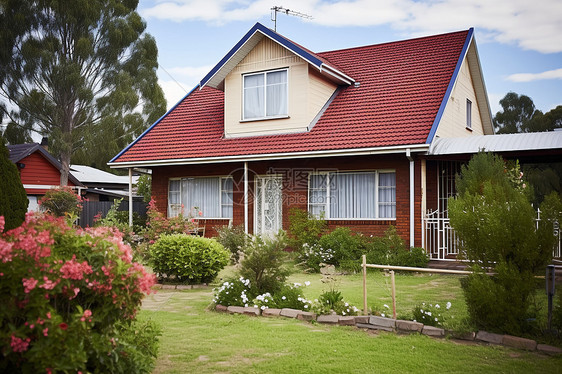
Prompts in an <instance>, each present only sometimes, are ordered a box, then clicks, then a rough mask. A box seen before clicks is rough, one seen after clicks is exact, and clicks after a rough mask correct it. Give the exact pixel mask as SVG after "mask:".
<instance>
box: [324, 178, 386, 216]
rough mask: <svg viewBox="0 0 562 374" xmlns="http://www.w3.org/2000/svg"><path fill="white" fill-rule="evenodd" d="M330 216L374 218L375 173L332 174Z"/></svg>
mask: <svg viewBox="0 0 562 374" xmlns="http://www.w3.org/2000/svg"><path fill="white" fill-rule="evenodd" d="M330 185H331V186H333V187H332V188H331V190H330V197H331V198H330V216H331V218H376V215H375V212H376V211H375V187H376V174H375V173H349V174H332V175H331V181H330Z"/></svg>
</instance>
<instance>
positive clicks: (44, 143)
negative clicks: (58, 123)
mask: <svg viewBox="0 0 562 374" xmlns="http://www.w3.org/2000/svg"><path fill="white" fill-rule="evenodd" d="M41 147H43V149H44V150H46V151H47V152H49V138H47V137H46V136H44V137H43V138H42V139H41Z"/></svg>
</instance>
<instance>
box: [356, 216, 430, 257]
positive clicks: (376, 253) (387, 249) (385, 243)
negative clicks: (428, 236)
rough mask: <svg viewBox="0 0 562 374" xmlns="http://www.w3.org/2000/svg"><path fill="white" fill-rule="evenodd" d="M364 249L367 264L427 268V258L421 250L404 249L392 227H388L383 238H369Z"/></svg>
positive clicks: (401, 241)
mask: <svg viewBox="0 0 562 374" xmlns="http://www.w3.org/2000/svg"><path fill="white" fill-rule="evenodd" d="M366 247H367V249H366V252H367V254H366V256H367V263H369V264H380V265H394V266H410V267H427V264H428V263H429V256H428V254H427V253H426V252H425V250H424V249H423V248H410V249H409V250H408V249H407V248H406V246H405V244H404V240H402V238H401V237H400V236H399V235H398V233H397V232H396V228H395V227H394V226H389V228H388V229H387V230H386V231H385V233H384V236H382V237H373V238H371V240H370V241H368V242H367V244H366Z"/></svg>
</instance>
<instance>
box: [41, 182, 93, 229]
mask: <svg viewBox="0 0 562 374" xmlns="http://www.w3.org/2000/svg"><path fill="white" fill-rule="evenodd" d="M82 201H83V199H82V197H81V196H80V195H78V194H77V193H75V192H74V191H73V190H72V188H71V187H68V186H64V187H57V188H52V189H50V190H47V192H45V196H43V197H42V198H41V200H39V204H40V205H41V210H43V211H44V212H48V213H50V214H52V215H53V216H55V217H68V218H69V220H70V222H74V221H75V220H76V219H77V218H78V217H79V216H80V212H81V211H82Z"/></svg>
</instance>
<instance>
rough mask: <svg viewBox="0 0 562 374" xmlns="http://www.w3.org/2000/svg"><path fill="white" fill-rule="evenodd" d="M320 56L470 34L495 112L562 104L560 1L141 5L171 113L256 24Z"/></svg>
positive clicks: (194, 0) (187, 0)
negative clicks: (511, 95) (515, 102)
mask: <svg viewBox="0 0 562 374" xmlns="http://www.w3.org/2000/svg"><path fill="white" fill-rule="evenodd" d="M273 6H282V7H284V8H285V9H289V10H291V11H294V12H298V13H302V14H305V15H309V16H311V17H312V19H307V18H304V17H298V16H292V15H287V14H284V13H278V14H277V32H278V33H280V34H282V35H284V36H285V37H287V38H289V39H291V40H293V41H294V42H296V43H298V44H301V45H303V46H304V47H306V48H308V49H310V50H312V51H314V52H323V51H328V50H335V49H343V48H350V47H356V46H362V45H371V44H379V43H385V42H391V41H397V40H404V39H409V38H414V37H419V36H426V35H434V34H441V33H446V32H452V31H458V30H466V29H468V28H470V27H474V35H475V38H476V44H477V47H478V53H479V56H480V63H481V66H482V70H483V73H484V82H485V84H486V88H487V91H488V98H489V101H490V106H491V111H492V115H495V113H496V112H497V111H499V110H501V106H500V104H499V100H500V99H501V98H503V97H504V96H505V94H506V93H508V92H510V91H513V92H516V93H518V94H524V95H527V96H529V97H530V98H531V99H533V102H534V103H535V106H536V108H537V109H539V110H542V111H543V112H547V111H549V110H551V109H553V108H555V107H556V106H557V105H562V1H560V0H533V1H530V0H376V1H374V0H283V1H277V2H276V1H275V0H267V1H264V0H258V1H245V0H140V1H139V7H138V11H139V13H140V14H141V16H142V17H143V18H144V20H145V21H146V23H147V32H148V33H149V34H151V35H152V36H154V38H155V39H156V43H157V46H158V50H159V58H158V61H159V64H160V67H159V69H158V77H159V83H160V85H161V86H162V88H163V90H164V93H165V96H166V100H167V102H168V108H170V107H172V106H173V105H174V104H175V103H177V102H178V101H179V100H181V99H182V98H183V97H184V96H185V95H186V93H187V92H189V91H190V90H191V89H192V88H194V87H195V86H196V85H197V84H198V82H199V81H200V80H201V79H202V78H203V77H204V76H205V75H206V74H207V73H208V72H209V71H210V70H211V69H212V67H213V66H214V65H215V64H217V63H218V62H219V61H220V59H221V58H222V57H224V55H225V54H226V53H227V52H228V51H229V50H230V49H231V48H232V47H233V46H234V45H235V44H236V43H237V42H238V41H239V40H240V39H241V38H242V37H243V36H244V34H245V33H246V32H247V31H248V30H249V29H250V28H251V27H252V26H253V25H254V24H255V23H256V22H260V23H262V24H263V25H265V26H267V27H270V28H273V27H274V24H273V21H271V18H272V11H271V8H272V7H273Z"/></svg>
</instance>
